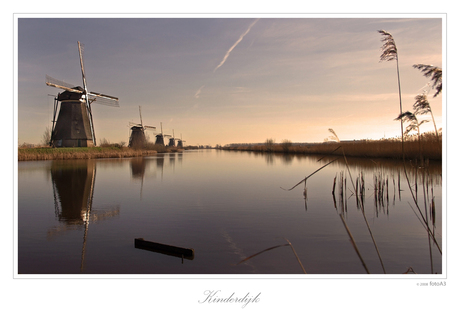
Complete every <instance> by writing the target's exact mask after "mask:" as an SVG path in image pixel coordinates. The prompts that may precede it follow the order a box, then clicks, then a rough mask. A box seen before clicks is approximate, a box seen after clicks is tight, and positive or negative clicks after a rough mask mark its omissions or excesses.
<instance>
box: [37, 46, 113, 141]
mask: <svg viewBox="0 0 460 310" xmlns="http://www.w3.org/2000/svg"><path fill="white" fill-rule="evenodd" d="M77 43H78V52H79V55H80V67H81V75H82V78H83V87H81V86H77V87H74V86H73V85H71V84H68V83H65V82H63V81H60V80H57V79H54V78H52V77H50V76H48V75H47V76H46V85H48V86H52V87H57V88H60V89H64V90H65V91H64V92H62V93H59V94H58V95H57V97H55V100H54V113H53V125H52V129H51V140H50V145H52V146H55V147H79V146H96V135H95V132H94V124H93V115H92V112H91V103H93V102H96V103H99V104H104V105H108V106H113V107H119V104H118V98H117V97H113V96H108V95H103V94H100V93H96V92H89V91H88V87H87V84H86V76H85V68H84V65H83V46H82V44H80V42H77ZM59 102H61V108H60V110H59V116H58V117H57V121H56V113H57V110H58V103H59Z"/></svg>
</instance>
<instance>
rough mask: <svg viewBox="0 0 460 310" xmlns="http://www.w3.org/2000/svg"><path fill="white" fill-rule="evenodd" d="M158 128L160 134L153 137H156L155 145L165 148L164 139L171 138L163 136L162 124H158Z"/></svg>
mask: <svg viewBox="0 0 460 310" xmlns="http://www.w3.org/2000/svg"><path fill="white" fill-rule="evenodd" d="M160 128H161V131H160V133H159V134H157V135H156V136H155V137H156V139H155V145H163V146H165V140H164V138H165V137H171V135H164V134H163V123H160Z"/></svg>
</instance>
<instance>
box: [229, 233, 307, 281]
mask: <svg viewBox="0 0 460 310" xmlns="http://www.w3.org/2000/svg"><path fill="white" fill-rule="evenodd" d="M284 239H285V240H286V241H287V243H285V244H280V245H275V246H272V247H269V248H267V249H265V250H262V251H260V252H257V253H256V254H253V255H251V256H248V257H246V258H245V259H243V260H241V261H239V262H238V263H237V264H236V265H239V264H241V263H244V262H245V261H247V260H249V259H251V258H253V257H255V256H257V255H259V254H262V253H264V252H267V251H271V250H273V249H276V248H279V247H283V246H290V247H291V249H292V252H293V253H294V255H295V257H296V259H297V262H298V263H299V265H300V267H301V268H302V271H303V272H304V273H305V274H306V273H307V272H306V270H305V268H304V267H303V265H302V262H301V261H300V258H299V256H298V255H297V252H296V251H295V249H294V246H293V245H292V244H291V242H290V241H289V240H288V239H286V238H284Z"/></svg>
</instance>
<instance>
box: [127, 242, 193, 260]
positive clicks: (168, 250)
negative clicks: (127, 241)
mask: <svg viewBox="0 0 460 310" xmlns="http://www.w3.org/2000/svg"><path fill="white" fill-rule="evenodd" d="M134 247H135V248H138V249H142V250H147V251H152V252H157V253H161V254H165V255H170V256H175V257H180V258H185V259H189V260H193V258H195V250H194V249H186V248H180V247H177V246H173V245H167V244H162V243H157V242H153V241H147V240H144V238H136V239H134Z"/></svg>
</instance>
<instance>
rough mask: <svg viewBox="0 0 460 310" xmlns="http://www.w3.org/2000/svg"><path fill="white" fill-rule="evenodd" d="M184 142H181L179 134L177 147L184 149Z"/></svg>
mask: <svg viewBox="0 0 460 310" xmlns="http://www.w3.org/2000/svg"><path fill="white" fill-rule="evenodd" d="M184 142H186V141H184V140H182V134H180V139H177V147H184Z"/></svg>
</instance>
